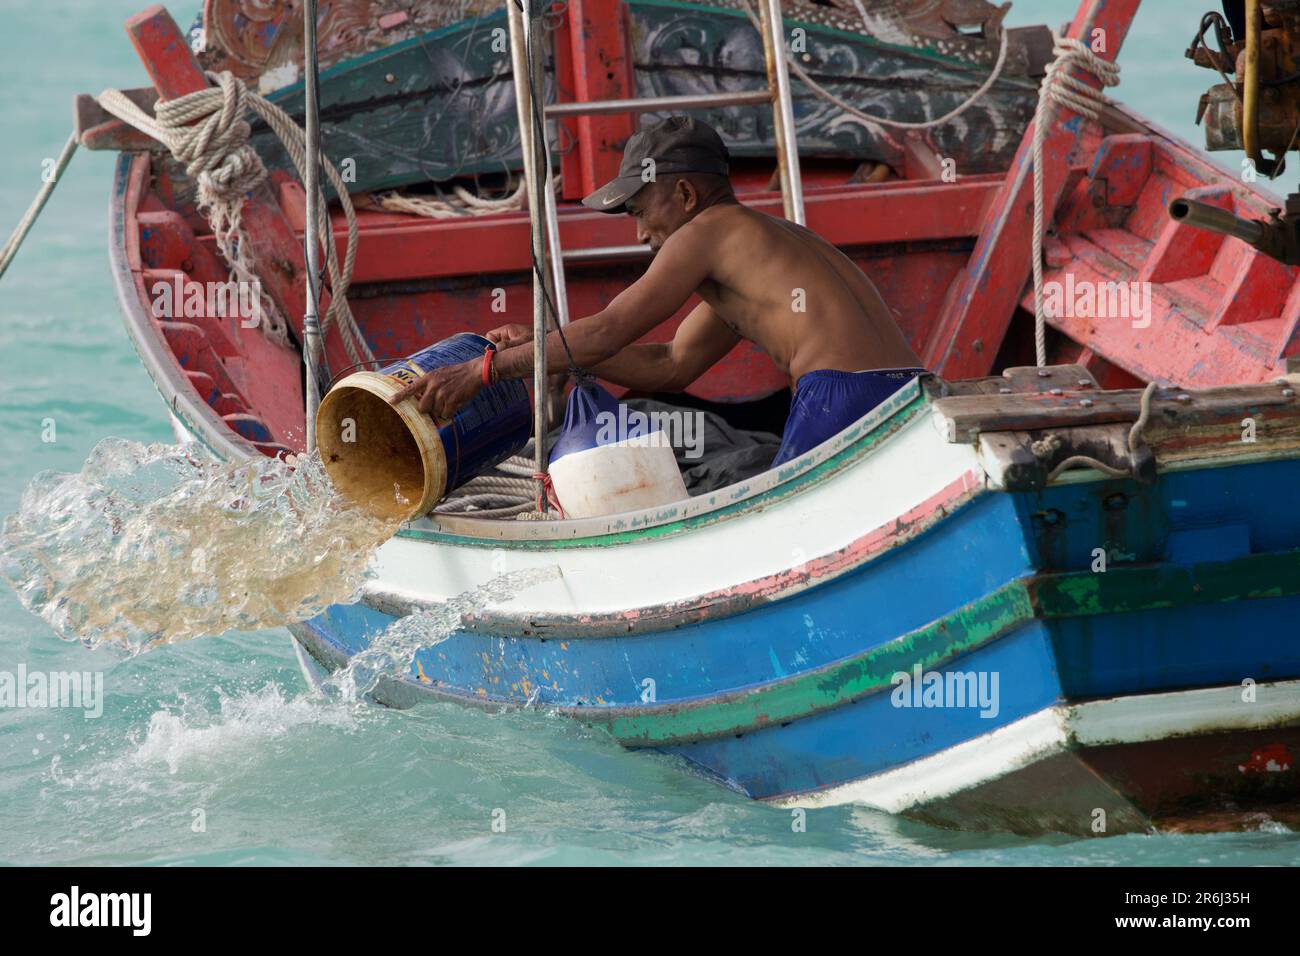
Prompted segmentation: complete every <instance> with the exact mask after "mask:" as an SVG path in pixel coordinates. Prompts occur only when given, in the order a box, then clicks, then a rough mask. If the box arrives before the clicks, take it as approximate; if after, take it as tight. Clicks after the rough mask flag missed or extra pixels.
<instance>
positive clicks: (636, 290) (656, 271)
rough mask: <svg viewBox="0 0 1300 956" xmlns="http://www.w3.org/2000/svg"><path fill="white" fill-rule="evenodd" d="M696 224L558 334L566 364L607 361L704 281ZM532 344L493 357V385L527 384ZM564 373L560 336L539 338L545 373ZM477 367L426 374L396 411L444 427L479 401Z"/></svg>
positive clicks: (707, 264)
mask: <svg viewBox="0 0 1300 956" xmlns="http://www.w3.org/2000/svg"><path fill="white" fill-rule="evenodd" d="M695 225H696V224H695V223H688V224H686V225H685V226H683V227H682V228H681V229H679V230H677V232H675V233H673V234H672V235H671V236H669V237H668V240H667V241H666V242H665V243H664V244H663V246H662V247H661V248H660V250H659V253H658V255H656V256H655V257H654V259H653V260H652V261H651V263H650V268H649V269H647V270H646V273H645V275H643V276H642V277H641V278H640V279H638V280H637V281H636V282H634V283H633V284H632V285H630V286H628V287H627V288H626V289H624V290H623V291H622V292H621V293H619V295H618V296H616V297H615V298H614V301H613V302H611V303H610V304H609V305H608V306H606V307H605V308H604V309H602V310H601V311H600V312H597V313H596V314H595V315H593V316H590V317H588V318H585V319H580V320H578V321H577V322H573V323H571V324H570V325H569V326H568V327H567V328H566V329H565V330H564V336H565V338H566V339H567V340H568V343H569V350H570V351H571V352H572V353H573V362H574V363H575V364H577V365H579V366H581V367H582V368H592V367H595V366H598V365H600V364H601V363H602V362H605V361H606V360H608V359H611V358H613V357H614V356H615V355H617V354H618V353H619V352H620V351H621V350H622V349H624V348H625V347H626V346H629V345H631V344H632V343H633V342H635V341H636V340H637V339H639V338H640V337H641V336H643V335H645V334H646V333H647V332H649V331H650V330H651V329H653V328H654V327H655V326H657V325H659V324H661V323H663V322H666V321H667V320H668V319H669V318H671V317H672V316H673V315H674V314H675V313H676V312H677V310H678V309H680V308H681V307H682V306H683V305H684V304H685V303H686V300H687V299H689V298H690V297H691V295H692V293H694V292H695V289H696V288H697V287H698V286H699V285H700V283H701V282H703V281H704V280H705V279H706V278H708V276H709V273H710V272H711V271H712V268H713V255H714V253H715V251H716V250H715V248H714V246H713V245H712V243H711V242H710V241H709V237H708V236H707V235H706V234H705V232H704V231H703V230H702V229H700V228H699V227H698V226H696V228H692V226H695ZM533 344H534V343H532V342H527V343H524V344H520V345H515V346H513V347H510V348H505V349H502V350H501V351H499V352H498V353H497V355H496V358H495V359H494V361H493V367H494V369H495V371H496V375H497V377H498V378H499V379H503V380H504V379H510V378H531V377H532V374H533ZM568 367H569V355H568V354H567V353H566V352H565V349H564V345H563V343H562V342H561V340H560V333H559V332H552V333H550V335H548V336H547V338H546V370H547V372H548V373H554V372H563V371H565V370H566V369H568ZM481 371H482V363H481V362H480V361H479V360H478V359H472V360H470V361H468V362H463V363H461V364H459V365H448V366H444V367H443V368H436V369H434V370H433V371H431V372H426V373H425V374H424V375H423V376H421V377H420V378H419V380H417V381H415V382H413V383H411V384H410V385H408V386H406V387H405V388H403V389H401V390H400V391H399V392H397V393H396V394H395V395H393V396H392V397H391V398H390V399H389V402H390V403H392V404H397V403H398V402H401V401H404V400H406V399H407V398H410V397H412V396H417V395H418V396H419V409H420V411H421V412H424V413H426V414H429V415H432V416H433V417H434V419H435V420H438V421H447V420H449V419H450V418H451V416H452V415H454V414H455V413H456V412H457V410H459V409H460V408H461V407H462V406H464V405H465V403H466V402H468V401H470V400H471V399H472V398H473V397H474V396H475V395H477V394H478V392H479V389H480V388H481V387H482V385H481Z"/></svg>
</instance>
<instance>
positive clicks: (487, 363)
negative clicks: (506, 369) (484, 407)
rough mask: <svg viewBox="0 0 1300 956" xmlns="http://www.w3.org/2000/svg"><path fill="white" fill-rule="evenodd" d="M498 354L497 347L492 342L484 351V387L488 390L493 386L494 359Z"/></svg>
mask: <svg viewBox="0 0 1300 956" xmlns="http://www.w3.org/2000/svg"><path fill="white" fill-rule="evenodd" d="M496 354H497V347H496V346H495V345H493V344H492V343H491V342H489V343H488V346H487V348H486V349H484V350H483V387H484V388H487V387H488V386H489V385H491V384H492V357H493V356H494V355H496Z"/></svg>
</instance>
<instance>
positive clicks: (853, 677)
mask: <svg viewBox="0 0 1300 956" xmlns="http://www.w3.org/2000/svg"><path fill="white" fill-rule="evenodd" d="M1296 594H1300V549H1298V550H1294V551H1283V552H1276V553H1271V554H1252V555H1246V556H1245V557H1241V558H1236V559H1233V560H1230V561H1219V562H1212V563H1205V564H1198V565H1187V566H1180V565H1157V566H1149V567H1127V568H1112V569H1111V570H1109V571H1106V572H1104V573H1093V572H1091V571H1071V572H1062V573H1059V574H1043V575H1038V576H1035V577H1025V578H1018V579H1016V580H1014V581H1011V582H1009V583H1007V584H1005V585H1003V586H1002V587H1000V588H998V589H997V590H996V591H993V592H991V593H990V594H989V595H987V596H986V597H983V598H980V599H979V600H976V601H972V602H971V603H970V604H967V605H965V606H964V607H962V608H959V609H958V610H956V611H954V612H953V613H951V614H948V615H945V616H944V617H942V618H940V619H939V620H937V621H935V622H933V623H931V624H927V625H926V626H924V627H921V628H918V629H917V630H915V631H910V632H908V633H907V634H904V635H903V636H901V637H898V638H896V639H894V640H892V641H890V642H888V643H886V644H882V645H881V646H879V647H876V648H873V649H872V650H870V651H867V652H865V653H863V654H858V655H855V656H853V657H849V658H845V659H844V660H841V661H836V662H835V663H833V664H829V665H826V666H825V667H821V668H818V669H817V670H815V671H809V672H807V673H804V674H796V675H794V676H792V677H788V678H785V679H783V680H779V681H773V682H771V683H769V684H764V685H761V686H759V687H756V688H753V689H751V690H746V691H740V692H732V693H728V694H721V695H718V696H715V697H708V698H702V699H698V700H692V701H685V702H680V703H674V704H658V705H652V706H649V707H638V706H631V707H615V708H608V709H607V711H608V712H607V713H604V714H602V713H601V712H600V711H599V710H593V708H587V707H581V708H562V710H564V711H565V712H566V713H568V714H569V715H570V716H573V717H577V718H579V719H581V720H582V721H584V722H585V723H588V724H592V725H596V726H603V727H605V728H606V729H608V730H609V732H610V733H611V734H613V735H614V737H616V738H617V739H618V740H619V741H620V742H621V743H623V744H625V745H627V746H629V747H647V746H665V745H667V744H679V743H688V742H690V741H694V740H701V739H705V738H709V737H723V736H729V735H734V734H741V733H749V732H752V731H755V730H762V729H763V728H764V727H770V726H772V725H773V724H780V723H786V722H788V721H791V720H797V719H799V718H801V717H808V716H811V715H813V714H817V713H821V712H823V711H827V710H831V709H833V708H835V707H842V706H844V705H845V704H849V703H852V702H853V701H855V700H858V699H859V698H861V697H864V696H865V695H867V694H870V693H873V692H878V691H881V690H883V689H884V688H885V687H888V686H889V685H890V683H891V678H892V677H893V675H894V674H896V673H899V672H907V671H910V670H911V669H912V667H913V666H915V665H916V664H920V665H921V667H922V668H926V669H934V668H938V667H942V666H944V665H945V664H946V663H947V662H949V661H951V660H952V659H953V658H955V657H957V656H959V655H961V654H965V653H969V652H970V651H973V650H976V649H978V648H979V647H982V646H984V645H985V644H988V643H990V642H991V641H993V640H995V639H996V638H998V637H1001V636H1003V635H1005V634H1008V633H1010V632H1011V631H1013V630H1015V629H1016V628H1018V627H1020V626H1023V625H1024V624H1027V623H1028V622H1030V621H1032V620H1034V619H1035V618H1038V619H1043V620H1048V619H1060V618H1069V617H1084V616H1092V615H1099V614H1124V613H1132V612H1135V611H1148V610H1160V609H1168V608H1175V607H1191V606H1195V605H1198V604H1211V603H1226V602H1229V601H1243V600H1258V599H1262V598H1275V597H1288V596H1292V595H1296Z"/></svg>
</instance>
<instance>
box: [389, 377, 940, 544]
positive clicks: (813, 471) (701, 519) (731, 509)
mask: <svg viewBox="0 0 1300 956" xmlns="http://www.w3.org/2000/svg"><path fill="white" fill-rule="evenodd" d="M908 389H911V392H912V398H911V399H910V400H909V401H908V402H907V403H906V404H903V405H901V406H900V407H899V408H898V409H897V410H896V411H895V412H894V413H893V414H891V415H889V416H887V417H886V418H884V419H882V420H881V421H879V422H878V423H877V424H876V425H875V426H874V427H872V428H871V429H869V430H865V431H862V434H861V435H860V437H858V438H857V439H856V440H854V432H853V430H852V429H850V430H848V431H846V432H845V435H846V437H847V438H848V440H849V441H850V442H851V444H849V445H846V446H845V447H844V448H843V449H841V450H840V451H839V452H838V453H837V454H835V455H832V456H831V457H830V458H827V459H826V460H825V461H823V462H821V463H820V464H818V465H816V466H815V467H813V468H809V469H808V470H807V471H804V472H803V473H801V474H800V473H799V472H798V469H797V468H790V469H782V470H781V471H780V472H778V477H779V478H780V483H779V484H777V485H775V486H774V487H772V488H769V489H768V490H767V491H764V492H760V493H759V494H757V495H754V496H753V497H750V498H743V499H741V500H739V501H737V502H735V503H734V504H730V505H724V506H723V507H721V508H717V509H715V510H712V511H706V512H703V513H701V514H698V515H692V516H691V517H689V518H681V519H678V520H676V521H668V522H664V523H662V524H652V525H649V526H645V525H642V526H632V527H629V528H627V529H626V530H622V531H613V532H608V533H606V534H599V535H591V536H588V537H584V538H535V539H503V538H470V537H467V536H465V535H458V534H450V533H448V532H444V531H430V530H428V529H425V528H403V529H402V530H400V531H399V532H398V533H397V536H398V537H401V538H414V539H416V540H419V541H434V542H437V543H439V544H454V545H457V546H460V547H465V546H470V547H483V548H490V549H493V550H508V549H524V550H528V549H532V550H540V551H553V550H557V549H560V548H592V547H605V546H608V545H614V544H630V543H632V542H634V541H649V540H651V539H654V538H666V537H669V536H671V535H675V534H681V533H682V532H684V531H691V530H694V529H696V528H702V527H706V526H708V525H711V524H713V523H715V522H717V521H721V520H723V519H725V518H729V517H731V516H732V515H735V514H738V513H741V512H745V511H754V510H759V509H761V508H764V507H768V506H770V505H772V504H774V503H776V502H778V501H783V500H784V499H786V498H789V497H791V496H793V495H795V494H798V493H800V492H802V491H803V490H804V489H805V488H807V487H808V486H810V485H813V484H816V483H817V482H819V481H821V480H823V479H825V478H829V477H830V476H831V475H833V474H835V473H836V472H838V471H840V470H841V469H842V468H844V467H845V466H847V465H849V464H850V463H852V462H853V461H856V460H857V459H858V458H861V457H864V456H865V455H868V454H870V452H871V451H873V450H874V449H875V448H876V446H877V445H879V444H880V443H881V442H883V441H884V440H885V439H886V438H888V437H889V436H890V435H892V434H893V433H894V432H896V431H898V430H899V428H901V427H902V426H903V425H905V424H907V423H908V422H909V421H911V419H912V417H913V416H914V415H916V414H917V413H918V412H919V411H921V409H922V408H925V407H926V406H928V405H929V398H928V397H927V396H926V394H925V392H924V391H922V390H921V388H920V386H918V385H917V384H916V380H915V379H913V380H912V381H911V382H909V383H908V384H907V385H905V386H904V387H903V389H900V391H906V390H908ZM888 401H889V400H888V399H887V400H886V404H884V405H882V406H880V407H881V408H887V406H888ZM854 428H857V429H863V428H864V426H862V425H857V426H854ZM724 490H725V489H724ZM743 492H744V489H743V488H742V489H741V490H740V492H739V493H741V494H743Z"/></svg>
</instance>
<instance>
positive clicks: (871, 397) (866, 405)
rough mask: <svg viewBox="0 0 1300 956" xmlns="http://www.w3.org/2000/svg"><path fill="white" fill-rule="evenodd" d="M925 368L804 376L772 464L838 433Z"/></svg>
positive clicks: (870, 370) (819, 373) (778, 462)
mask: <svg viewBox="0 0 1300 956" xmlns="http://www.w3.org/2000/svg"><path fill="white" fill-rule="evenodd" d="M925 371H927V370H926V369H924V368H877V369H868V370H866V371H863V372H837V371H832V370H822V371H818V372H809V373H808V374H807V375H804V376H801V377H800V379H799V381H798V382H796V383H795V390H794V398H793V399H791V401H790V417H789V419H787V421H786V423H785V434H784V435H783V436H782V438H781V447H780V449H778V451H777V453H776V458H775V459H774V460H773V461H772V465H771V467H773V468H775V467H776V466H777V465H780V464H784V463H785V462H787V461H789V460H790V459H791V458H798V457H799V456H800V455H802V454H803V453H804V452H806V451H809V450H810V449H812V448H816V447H817V446H818V445H820V444H821V443H822V442H824V441H826V440H827V439H828V438H832V437H834V436H835V435H838V434H839V433H840V432H842V431H844V429H846V428H848V427H849V426H850V425H852V424H853V423H854V422H856V421H857V420H858V419H859V418H861V417H862V416H863V415H865V414H867V412H869V411H871V410H872V409H873V408H875V407H876V406H877V405H879V404H880V403H881V402H883V401H884V400H885V399H887V398H888V397H889V396H890V395H893V394H894V393H895V392H896V391H898V390H899V389H900V388H902V387H903V386H904V385H906V384H907V383H908V382H910V381H911V380H912V379H913V378H915V377H916V376H918V375H920V374H922V373H924V372H925Z"/></svg>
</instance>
